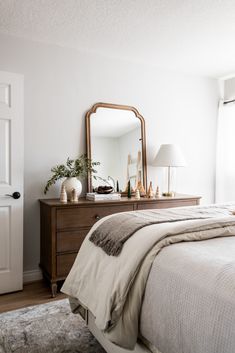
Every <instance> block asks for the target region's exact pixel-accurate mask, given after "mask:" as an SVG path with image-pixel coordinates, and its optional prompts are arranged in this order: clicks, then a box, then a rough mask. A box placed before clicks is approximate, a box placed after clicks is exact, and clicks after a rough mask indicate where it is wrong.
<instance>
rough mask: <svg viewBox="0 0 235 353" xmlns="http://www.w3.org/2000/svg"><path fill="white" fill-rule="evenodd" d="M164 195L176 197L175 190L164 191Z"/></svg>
mask: <svg viewBox="0 0 235 353" xmlns="http://www.w3.org/2000/svg"><path fill="white" fill-rule="evenodd" d="M162 196H166V197H174V196H175V193H174V192H173V191H171V192H163V193H162Z"/></svg>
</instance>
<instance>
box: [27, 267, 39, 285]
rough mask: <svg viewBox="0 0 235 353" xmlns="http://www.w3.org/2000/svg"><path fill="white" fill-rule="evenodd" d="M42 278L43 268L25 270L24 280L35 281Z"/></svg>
mask: <svg viewBox="0 0 235 353" xmlns="http://www.w3.org/2000/svg"><path fill="white" fill-rule="evenodd" d="M40 279H42V271H41V270H39V269H38V270H31V271H24V273H23V282H24V283H29V282H35V281H39V280H40Z"/></svg>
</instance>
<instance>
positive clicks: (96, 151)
mask: <svg viewBox="0 0 235 353" xmlns="http://www.w3.org/2000/svg"><path fill="white" fill-rule="evenodd" d="M86 141H87V156H88V158H91V159H92V160H93V161H96V162H100V165H99V166H98V167H97V168H96V170H97V175H98V179H96V180H95V179H94V178H93V177H92V175H88V192H92V191H94V189H95V188H96V187H98V186H99V185H104V184H105V183H107V184H109V185H111V186H113V188H114V191H119V192H121V193H122V194H125V193H126V191H127V190H126V188H127V182H128V180H130V182H131V188H132V190H133V191H134V190H135V189H136V188H137V185H139V186H143V188H144V189H145V190H146V188H147V164H146V137H145V121H144V118H143V116H142V115H140V113H139V112H138V110H137V109H136V108H134V107H131V106H128V105H118V104H110V103H96V104H94V105H93V107H92V108H91V109H90V110H89V111H88V112H87V113H86Z"/></svg>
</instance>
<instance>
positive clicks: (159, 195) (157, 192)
mask: <svg viewBox="0 0 235 353" xmlns="http://www.w3.org/2000/svg"><path fill="white" fill-rule="evenodd" d="M155 196H156V198H157V199H159V198H160V197H161V193H160V190H159V186H157V190H156V195H155Z"/></svg>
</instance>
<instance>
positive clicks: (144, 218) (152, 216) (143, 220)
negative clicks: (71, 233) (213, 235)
mask: <svg viewBox="0 0 235 353" xmlns="http://www.w3.org/2000/svg"><path fill="white" fill-rule="evenodd" d="M223 214H224V210H220V209H217V210H213V211H211V210H209V209H208V210H207V211H202V212H201V211H200V210H198V212H196V213H195V211H194V210H193V209H192V208H187V209H185V210H184V213H183V214H182V212H181V211H180V209H174V210H171V211H170V212H169V210H147V211H136V212H124V213H118V214H115V215H113V217H112V218H108V219H106V220H104V222H102V223H101V224H100V225H99V226H98V227H97V228H96V229H94V230H93V232H92V233H91V235H90V237H89V240H90V241H91V242H92V243H94V244H95V245H97V246H99V247H100V248H102V249H103V250H104V251H105V252H106V254H107V255H112V256H118V255H119V254H120V253H121V251H122V248H123V245H124V244H125V242H126V241H127V240H128V239H129V238H130V237H131V236H132V235H133V234H134V233H135V232H137V231H138V230H140V229H141V228H144V227H146V226H149V225H152V224H159V223H168V222H179V221H187V220H194V219H195V220H196V219H206V218H211V217H215V215H217V216H219V215H223Z"/></svg>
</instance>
